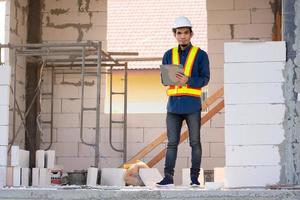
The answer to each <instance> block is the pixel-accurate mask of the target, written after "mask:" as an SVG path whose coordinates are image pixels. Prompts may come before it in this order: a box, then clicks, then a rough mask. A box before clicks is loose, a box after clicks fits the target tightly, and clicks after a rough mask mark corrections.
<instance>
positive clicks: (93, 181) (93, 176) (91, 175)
mask: <svg viewBox="0 0 300 200" xmlns="http://www.w3.org/2000/svg"><path fill="white" fill-rule="evenodd" d="M97 177H98V168H94V167H89V168H88V172H87V180H86V185H89V186H96V185H97Z"/></svg>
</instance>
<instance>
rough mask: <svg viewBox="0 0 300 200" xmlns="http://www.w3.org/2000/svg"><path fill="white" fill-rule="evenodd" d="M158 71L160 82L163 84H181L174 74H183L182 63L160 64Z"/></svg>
mask: <svg viewBox="0 0 300 200" xmlns="http://www.w3.org/2000/svg"><path fill="white" fill-rule="evenodd" d="M160 72H161V78H162V83H163V84H164V85H181V84H180V82H179V81H178V79H177V78H176V74H177V73H178V72H179V73H182V74H183V66H182V65H173V64H170V65H160Z"/></svg>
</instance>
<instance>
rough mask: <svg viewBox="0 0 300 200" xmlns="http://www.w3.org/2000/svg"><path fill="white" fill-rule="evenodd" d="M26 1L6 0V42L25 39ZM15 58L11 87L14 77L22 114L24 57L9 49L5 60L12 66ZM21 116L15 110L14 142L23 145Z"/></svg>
mask: <svg viewBox="0 0 300 200" xmlns="http://www.w3.org/2000/svg"><path fill="white" fill-rule="evenodd" d="M27 3H28V1H27V0H8V1H7V9H6V11H7V14H6V17H7V18H6V22H7V26H6V27H7V29H6V31H7V33H6V37H7V38H8V40H7V42H9V43H12V44H24V43H26V39H27V15H28V5H27ZM15 59H16V61H17V63H16V76H14V75H13V70H14V69H13V68H12V79H11V87H12V88H13V82H14V79H15V78H16V100H17V102H18V105H19V106H20V110H21V112H22V114H24V112H25V83H26V80H25V67H26V63H25V58H24V57H20V56H19V57H17V58H16V57H15V56H14V53H13V51H9V54H7V57H6V61H8V60H9V65H10V66H11V67H12V66H13V65H14V62H15ZM12 110H13V94H12V93H10V129H9V130H10V139H12V135H13V134H12V131H13V128H12V123H13V112H12ZM21 123H22V122H21V118H20V116H19V115H18V114H17V112H16V131H17V129H18V127H19V126H20V130H19V132H18V134H17V136H16V139H15V142H14V144H17V145H20V146H21V147H23V145H24V142H25V140H24V138H25V131H24V126H23V125H21Z"/></svg>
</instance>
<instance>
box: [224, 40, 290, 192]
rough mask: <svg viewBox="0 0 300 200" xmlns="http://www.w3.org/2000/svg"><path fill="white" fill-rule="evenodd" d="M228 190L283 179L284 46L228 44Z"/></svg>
mask: <svg viewBox="0 0 300 200" xmlns="http://www.w3.org/2000/svg"><path fill="white" fill-rule="evenodd" d="M224 49H225V71H224V74H225V79H224V81H225V84H224V90H225V96H224V97H225V149H226V167H225V187H248V186H265V185H267V184H276V183H278V182H279V180H280V170H281V167H280V154H279V148H278V145H279V144H280V143H282V141H283V140H284V130H283V126H282V122H283V119H284V110H285V105H284V97H283V91H282V84H283V81H284V80H283V76H282V70H283V69H284V65H285V59H286V58H285V54H286V49H285V43H284V42H258V41H257V42H250V41H248V42H246V41H245V42H236V43H225V48H224Z"/></svg>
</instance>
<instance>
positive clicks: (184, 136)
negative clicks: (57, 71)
mask: <svg viewBox="0 0 300 200" xmlns="http://www.w3.org/2000/svg"><path fill="white" fill-rule="evenodd" d="M223 108H224V100H222V101H221V102H220V103H218V104H217V105H216V106H215V107H214V108H213V109H211V110H210V111H209V112H208V113H207V114H205V115H204V116H203V117H202V118H201V125H203V124H205V123H206V122H208V121H209V120H210V119H211V118H212V117H213V116H214V115H215V114H217V113H218V112H219V111H221V110H222V109H223ZM187 138H188V131H185V132H183V133H182V134H181V136H180V142H179V144H181V143H182V142H183V141H184V140H186V139H187ZM166 151H167V149H166V148H164V149H163V150H162V151H160V152H159V153H158V154H157V155H156V156H155V157H154V158H152V159H151V160H150V161H149V162H148V163H147V165H148V166H149V167H153V166H154V165H156V164H157V163H158V162H159V161H161V159H163V158H164V157H165V155H166Z"/></svg>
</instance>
